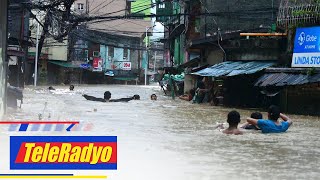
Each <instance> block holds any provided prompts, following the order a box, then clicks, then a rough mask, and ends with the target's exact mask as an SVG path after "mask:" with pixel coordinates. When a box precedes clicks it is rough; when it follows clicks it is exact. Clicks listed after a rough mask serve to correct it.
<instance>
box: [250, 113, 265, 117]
mask: <svg viewBox="0 0 320 180" xmlns="http://www.w3.org/2000/svg"><path fill="white" fill-rule="evenodd" d="M250 117H251V118H253V119H263V116H262V114H261V113H259V112H254V113H252V114H251V116H250Z"/></svg>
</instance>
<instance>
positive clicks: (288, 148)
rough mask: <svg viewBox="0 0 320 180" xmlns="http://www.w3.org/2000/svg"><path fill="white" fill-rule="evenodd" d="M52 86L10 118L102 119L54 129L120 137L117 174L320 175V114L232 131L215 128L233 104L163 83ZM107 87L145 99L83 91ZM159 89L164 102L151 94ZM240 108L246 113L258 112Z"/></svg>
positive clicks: (34, 93)
mask: <svg viewBox="0 0 320 180" xmlns="http://www.w3.org/2000/svg"><path fill="white" fill-rule="evenodd" d="M46 88H47V87H38V88H36V89H34V88H33V87H27V88H26V89H25V92H24V93H25V99H24V104H23V105H22V109H19V110H18V111H17V112H11V113H9V114H8V115H7V119H16V120H17V119H23V120H27V119H30V120H37V119H38V114H39V113H41V114H43V118H44V119H50V120H79V121H81V122H82V123H93V124H94V127H93V129H92V131H90V132H85V133H84V132H72V133H56V132H53V134H54V135H66V134H69V135H70V134H72V135H79V134H80V135H83V134H85V135H116V136H118V146H119V147H118V170H117V171H107V172H103V173H102V174H108V175H109V179H152V180H156V179H172V180H173V179H174V180H180V179H181V180H188V179H192V180H207V179H208V180H209V179H210V180H211V179H320V166H319V164H320V131H319V130H320V120H319V117H310V116H297V115H290V117H291V118H292V119H293V120H294V125H293V126H292V127H291V128H290V129H289V131H288V132H287V133H283V134H268V135H264V134H260V133H257V132H252V131H247V132H246V133H245V135H242V136H232V135H231V136H230V135H224V134H222V133H221V132H220V131H218V130H215V129H214V127H215V125H216V123H218V122H225V121H226V115H227V113H228V112H229V111H230V110H231V109H228V108H222V107H213V106H207V105H197V104H191V103H189V102H186V101H181V100H178V99H176V100H172V99H171V98H170V97H166V96H163V93H162V92H161V91H160V89H159V88H158V87H156V86H149V87H144V86H120V85H100V86H76V87H75V90H76V91H75V92H69V90H68V87H65V86H61V87H55V88H57V90H56V91H55V92H49V91H48V90H47V89H46ZM106 90H109V91H111V93H112V97H113V98H121V97H128V96H131V95H134V94H139V95H140V96H141V100H140V101H130V102H129V103H100V102H90V101H86V100H85V99H84V98H83V97H82V96H81V95H82V94H83V93H87V94H89V95H94V96H99V97H103V93H104V91H106ZM152 93H155V94H157V95H158V101H155V102H153V101H151V100H150V95H151V94H152ZM46 102H47V107H46V108H44V107H45V103H46ZM94 109H97V111H96V112H95V111H94ZM239 111H240V114H241V117H242V118H243V119H244V118H245V117H247V116H249V115H250V113H251V111H249V110H239ZM263 114H264V116H265V117H266V113H265V112H264V113H263ZM49 116H50V117H49ZM31 133H34V134H35V135H43V134H44V132H31ZM37 133H38V134H37ZM48 134H50V133H49V132H48Z"/></svg>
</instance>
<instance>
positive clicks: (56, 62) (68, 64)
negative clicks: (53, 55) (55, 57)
mask: <svg viewBox="0 0 320 180" xmlns="http://www.w3.org/2000/svg"><path fill="white" fill-rule="evenodd" d="M48 62H49V63H52V64H55V65H58V66H61V67H65V68H80V66H78V65H74V64H72V63H70V62H64V61H48Z"/></svg>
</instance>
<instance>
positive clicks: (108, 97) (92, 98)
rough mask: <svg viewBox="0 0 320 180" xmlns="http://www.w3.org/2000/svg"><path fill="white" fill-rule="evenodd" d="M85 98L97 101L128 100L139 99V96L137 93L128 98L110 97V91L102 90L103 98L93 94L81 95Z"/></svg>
mask: <svg viewBox="0 0 320 180" xmlns="http://www.w3.org/2000/svg"><path fill="white" fill-rule="evenodd" d="M82 96H83V97H84V98H86V100H89V101H98V102H129V101H131V100H140V96H139V95H138V94H135V95H133V96H132V97H129V98H120V99H111V93H110V91H106V92H104V96H103V98H97V97H94V96H89V95H86V94H84V95H82Z"/></svg>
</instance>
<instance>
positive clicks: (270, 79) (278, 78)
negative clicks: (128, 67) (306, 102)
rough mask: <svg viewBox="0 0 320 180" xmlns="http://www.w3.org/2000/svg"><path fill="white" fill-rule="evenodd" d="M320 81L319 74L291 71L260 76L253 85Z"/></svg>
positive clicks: (279, 84) (262, 85) (290, 84)
mask: <svg viewBox="0 0 320 180" xmlns="http://www.w3.org/2000/svg"><path fill="white" fill-rule="evenodd" d="M315 82H320V74H316V75H312V76H310V75H306V74H293V73H270V74H264V75H263V76H261V77H260V78H259V79H258V80H257V81H256V83H255V86H260V87H266V86H293V85H301V84H308V83H315Z"/></svg>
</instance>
